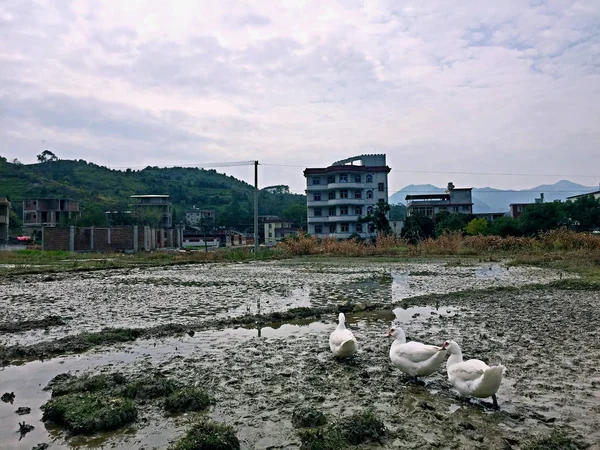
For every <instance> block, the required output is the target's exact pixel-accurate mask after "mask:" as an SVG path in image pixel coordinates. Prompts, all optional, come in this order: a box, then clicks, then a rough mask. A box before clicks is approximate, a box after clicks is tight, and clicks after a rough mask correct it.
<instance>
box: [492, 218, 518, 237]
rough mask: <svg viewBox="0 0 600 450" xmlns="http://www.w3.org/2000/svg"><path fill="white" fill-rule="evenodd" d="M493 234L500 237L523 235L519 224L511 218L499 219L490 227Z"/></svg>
mask: <svg viewBox="0 0 600 450" xmlns="http://www.w3.org/2000/svg"><path fill="white" fill-rule="evenodd" d="M490 231H491V233H492V234H496V235H498V236H502V237H506V236H521V235H522V234H523V233H522V232H521V229H520V228H519V222H518V221H517V220H516V219H514V218H513V217H511V216H503V217H498V218H497V219H495V220H494V221H493V222H492V225H491V227H490Z"/></svg>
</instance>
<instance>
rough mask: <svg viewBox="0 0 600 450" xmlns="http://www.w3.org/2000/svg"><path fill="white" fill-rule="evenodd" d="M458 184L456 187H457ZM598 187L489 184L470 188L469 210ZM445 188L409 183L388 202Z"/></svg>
mask: <svg viewBox="0 0 600 450" xmlns="http://www.w3.org/2000/svg"><path fill="white" fill-rule="evenodd" d="M457 187H460V186H457ZM598 189H599V187H598V186H583V185H581V184H577V183H573V182H572V181H568V180H561V181H558V182H556V183H554V184H542V185H540V186H536V187H534V188H531V189H523V190H512V189H510V190H504V189H495V188H492V187H482V188H473V212H476V213H486V212H506V211H508V209H509V206H508V205H510V204H511V203H533V202H534V201H535V198H538V197H539V196H540V194H542V193H543V194H544V201H546V202H552V201H554V200H561V201H565V199H566V198H567V197H571V196H573V195H579V194H585V193H587V192H593V191H597V190H598ZM445 191H446V188H445V187H444V188H440V187H437V186H433V185H432V184H410V185H408V186H406V187H404V188H402V189H400V190H399V191H398V192H396V193H394V194H392V195H391V196H390V200H389V201H390V203H391V204H398V203H401V204H406V200H405V197H406V196H407V195H409V194H411V195H414V194H435V193H440V192H445Z"/></svg>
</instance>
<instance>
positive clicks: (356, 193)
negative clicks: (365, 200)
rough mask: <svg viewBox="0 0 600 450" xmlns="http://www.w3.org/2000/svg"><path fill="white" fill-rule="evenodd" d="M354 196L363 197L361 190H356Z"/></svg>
mask: <svg viewBox="0 0 600 450" xmlns="http://www.w3.org/2000/svg"><path fill="white" fill-rule="evenodd" d="M354 198H362V192H361V191H354Z"/></svg>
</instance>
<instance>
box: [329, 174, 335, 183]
mask: <svg viewBox="0 0 600 450" xmlns="http://www.w3.org/2000/svg"><path fill="white" fill-rule="evenodd" d="M327 183H335V177H334V176H333V175H329V176H328V177H327Z"/></svg>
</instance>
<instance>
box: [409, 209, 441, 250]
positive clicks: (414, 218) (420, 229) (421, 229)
mask: <svg viewBox="0 0 600 450" xmlns="http://www.w3.org/2000/svg"><path fill="white" fill-rule="evenodd" d="M434 230H435V223H434V222H433V219H432V218H431V217H427V216H426V215H425V214H423V213H421V212H416V213H414V214H412V215H410V216H409V217H407V218H406V221H405V222H404V227H403V228H402V234H401V236H402V237H403V238H405V239H407V240H408V241H409V242H410V243H411V244H416V243H418V242H419V241H422V240H423V239H427V238H429V237H432V236H433V234H434Z"/></svg>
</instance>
